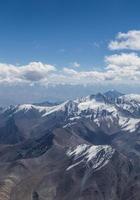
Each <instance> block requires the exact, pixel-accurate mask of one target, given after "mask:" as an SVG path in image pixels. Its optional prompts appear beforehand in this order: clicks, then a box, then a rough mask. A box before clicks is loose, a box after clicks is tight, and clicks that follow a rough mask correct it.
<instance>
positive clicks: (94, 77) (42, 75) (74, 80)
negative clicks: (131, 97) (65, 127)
mask: <svg viewBox="0 0 140 200" xmlns="http://www.w3.org/2000/svg"><path fill="white" fill-rule="evenodd" d="M105 62H106V67H105V68H104V69H103V70H102V71H101V70H100V71H98V70H89V71H83V70H75V69H72V68H63V69H60V70H58V69H56V68H55V67H54V66H52V65H48V64H43V63H41V62H31V63H29V64H28V65H24V66H15V65H10V64H2V63H1V64H0V83H1V84H2V83H8V84H30V85H34V84H38V85H45V86H46V85H59V84H69V85H88V84H89V85H94V84H97V83H100V84H103V85H104V84H108V83H110V84H116V83H119V84H122V83H125V84H130V81H133V83H134V81H135V84H139V80H140V57H139V56H138V55H137V54H136V53H129V54H127V53H121V54H114V55H110V56H106V57H105Z"/></svg>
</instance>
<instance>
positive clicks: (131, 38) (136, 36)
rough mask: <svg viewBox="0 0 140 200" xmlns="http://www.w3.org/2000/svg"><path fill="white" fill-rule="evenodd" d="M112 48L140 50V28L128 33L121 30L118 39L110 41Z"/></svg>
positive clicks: (110, 47)
mask: <svg viewBox="0 0 140 200" xmlns="http://www.w3.org/2000/svg"><path fill="white" fill-rule="evenodd" d="M109 49H110V50H123V49H129V50H140V30H130V31H128V32H127V33H122V32H119V33H118V34H117V36H116V40H114V41H111V42H110V43H109Z"/></svg>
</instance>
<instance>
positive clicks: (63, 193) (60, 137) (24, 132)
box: [0, 90, 140, 200]
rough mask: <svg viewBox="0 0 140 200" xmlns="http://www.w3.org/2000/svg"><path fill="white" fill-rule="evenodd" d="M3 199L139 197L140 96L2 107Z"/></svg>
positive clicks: (129, 199) (126, 199)
mask: <svg viewBox="0 0 140 200" xmlns="http://www.w3.org/2000/svg"><path fill="white" fill-rule="evenodd" d="M0 161H1V162H0V177H1V178H0V200H71V199H73V200H139V199H140V95H138V94H137V95H136V94H127V95H124V94H121V93H119V92H117V91H114V90H113V91H108V92H106V93H104V94H101V93H98V94H95V95H90V96H87V97H82V98H80V99H76V100H73V101H66V102H63V103H61V104H52V103H48V102H47V103H40V104H24V105H17V106H10V107H6V108H1V109H0Z"/></svg>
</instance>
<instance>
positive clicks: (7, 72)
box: [0, 62, 56, 84]
mask: <svg viewBox="0 0 140 200" xmlns="http://www.w3.org/2000/svg"><path fill="white" fill-rule="evenodd" d="M55 70H56V68H55V67H54V66H52V65H48V64H43V63H41V62H31V63H29V64H28V65H23V66H15V65H11V64H6V63H4V64H3V63H0V82H1V83H11V84H12V83H13V84H17V83H35V82H39V81H41V80H42V79H47V77H48V75H49V73H51V72H54V71H55Z"/></svg>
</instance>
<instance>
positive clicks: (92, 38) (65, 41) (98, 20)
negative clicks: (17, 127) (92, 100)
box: [0, 0, 140, 104]
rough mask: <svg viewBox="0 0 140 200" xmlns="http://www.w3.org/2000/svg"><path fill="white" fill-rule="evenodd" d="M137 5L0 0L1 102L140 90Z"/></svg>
mask: <svg viewBox="0 0 140 200" xmlns="http://www.w3.org/2000/svg"><path fill="white" fill-rule="evenodd" d="M139 8H140V1H139V0H133V1H132V0H24V1H23V0H12V1H11V0H0V27H1V29H0V98H3V100H1V102H2V101H3V102H7V104H10V103H20V102H21V101H22V100H24V102H26V101H27V102H29V101H41V100H42V101H43V100H45V99H55V98H57V97H58V93H59V94H60V95H59V99H66V98H75V96H76V95H77V94H78V95H85V94H89V93H94V92H96V91H99V90H100V91H104V90H107V89H112V88H114V89H119V90H121V91H122V92H131V93H132V92H137V93H140V83H139V80H140V56H139V52H140V12H139ZM62 85H63V86H62ZM130 85H131V87H130ZM21 88H22V91H24V93H23V95H22V94H21ZM70 88H73V89H70ZM67 89H68V90H70V91H71V94H69V93H68V94H66V90H67ZM6 91H7V92H6ZM44 91H45V94H44ZM19 94H20V97H21V98H20V99H18V96H19ZM29 95H31V96H32V97H30V98H29ZM9 96H10V97H9ZM3 102H2V103H1V104H3Z"/></svg>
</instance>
